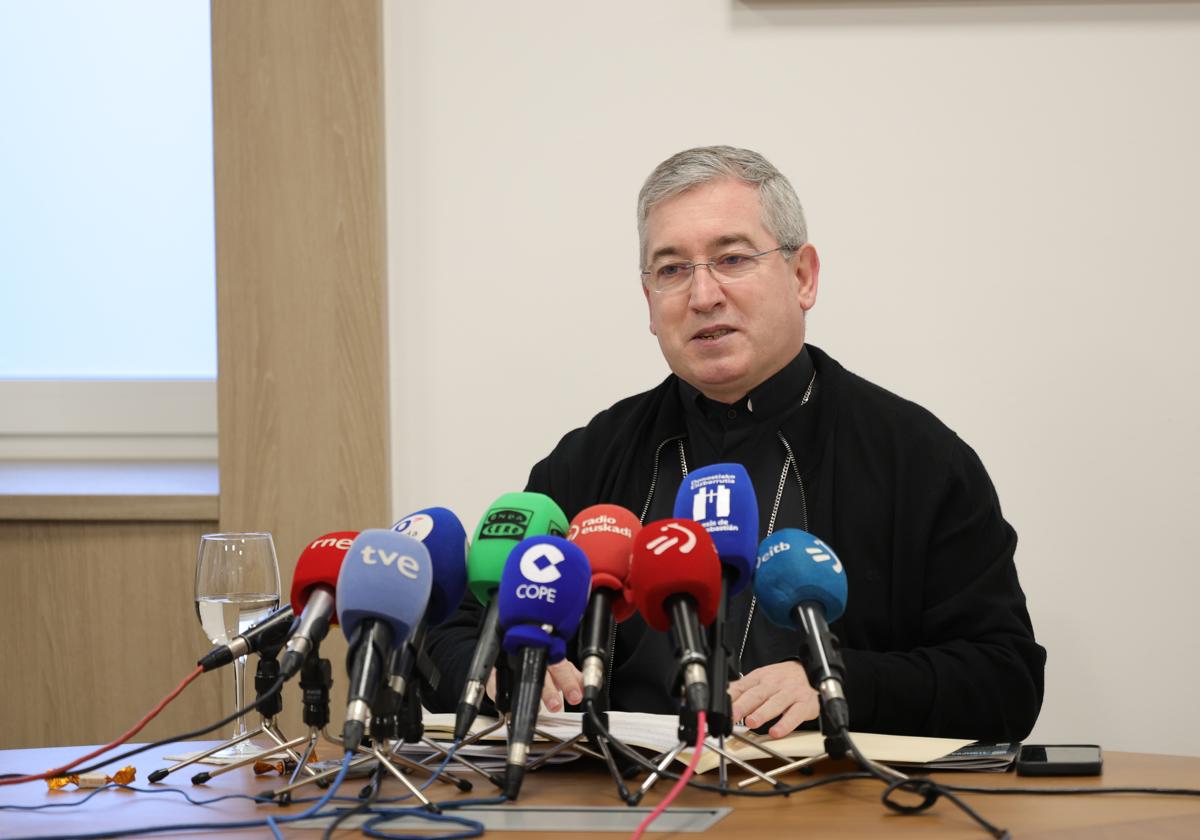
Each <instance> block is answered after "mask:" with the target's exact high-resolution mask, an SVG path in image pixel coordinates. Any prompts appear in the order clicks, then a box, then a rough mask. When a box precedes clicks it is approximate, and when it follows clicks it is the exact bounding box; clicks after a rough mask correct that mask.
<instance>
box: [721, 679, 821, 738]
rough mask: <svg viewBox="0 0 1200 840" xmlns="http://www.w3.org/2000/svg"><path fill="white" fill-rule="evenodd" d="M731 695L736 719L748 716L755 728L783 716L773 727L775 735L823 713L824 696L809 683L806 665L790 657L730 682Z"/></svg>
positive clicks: (773, 735)
mask: <svg viewBox="0 0 1200 840" xmlns="http://www.w3.org/2000/svg"><path fill="white" fill-rule="evenodd" d="M729 697H730V699H731V700H732V701H733V719H734V720H735V721H737V720H743V719H744V720H745V721H746V726H749V727H750V728H751V729H757V728H758V727H760V726H762V725H763V724H764V723H766V722H767V721H769V720H771V719H772V718H774V717H777V716H780V715H782V717H780V718H779V720H778V721H776V723H775V725H774V726H772V727H771V728H770V730H769V734H770V735H771V737H772V738H782V737H783V736H784V735H787V734H788V733H789V732H791V731H792V730H793V729H795V728H796V727H797V726H799V725H800V724H802V723H804V721H806V720H812V719H814V718H815V717H817V715H819V714H820V712H821V701H820V697H819V696H818V695H817V692H815V691H813V689H812V687H811V686H810V685H809V684H808V677H807V676H806V675H805V673H804V666H802V665H801V664H800V663H799V662H792V661H790V660H789V661H787V662H776V663H775V664H774V665H764V666H763V667H761V668H755V669H754V670H753V671H751V672H750V673H749V674H746V676H744V677H742V678H741V679H740V680H736V681H734V682H732V683H730V684H729Z"/></svg>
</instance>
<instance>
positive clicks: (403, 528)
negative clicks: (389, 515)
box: [392, 513, 433, 542]
mask: <svg viewBox="0 0 1200 840" xmlns="http://www.w3.org/2000/svg"><path fill="white" fill-rule="evenodd" d="M392 530H393V531H395V532H397V533H399V534H404V536H406V537H412V538H413V539H414V540H420V541H421V542H425V538H426V537H428V536H429V535H430V534H431V533H432V532H433V517H432V516H430V515H429V514H427V513H414V514H413V515H412V516H410V517H408V518H407V519H401V520H400V521H399V522H397V523H396V524H395V525H393V526H392Z"/></svg>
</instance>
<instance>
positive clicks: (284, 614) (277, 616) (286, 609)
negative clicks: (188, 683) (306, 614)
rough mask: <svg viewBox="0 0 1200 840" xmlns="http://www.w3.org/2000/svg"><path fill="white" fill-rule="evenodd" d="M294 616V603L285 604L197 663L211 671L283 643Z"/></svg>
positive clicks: (215, 648) (205, 655) (214, 649)
mask: <svg viewBox="0 0 1200 840" xmlns="http://www.w3.org/2000/svg"><path fill="white" fill-rule="evenodd" d="M294 618H295V613H294V612H293V611H292V605H291V604H285V605H284V606H282V607H280V608H279V609H277V610H275V612H273V613H271V614H270V615H268V616H267V617H266V618H264V619H262V620H261V621H259V622H258V623H257V624H254V625H251V626H250V627H249V628H248V629H247V630H246V632H245V633H241V634H239V635H237V636H234V637H233V638H232V639H230V640H229V643H228V644H224V645H217V646H216V647H214V648H213V649H212V650H210V651H209V652H208V653H206V654H204V656H202V657H200V659H198V660H197V661H196V664H197V665H199V666H200V667H201V668H203V669H204V670H205V671H211V670H213V669H214V668H220V667H221V666H222V665H228V664H229V663H230V662H232V661H233V660H235V659H238V658H240V657H243V656H246V655H247V654H250V653H258V652H259V651H260V650H262V649H263V648H270V647H274V646H275V645H279V644H282V643H283V640H284V639H286V638H287V636H288V632H289V631H290V630H291V629H292V620H293V619H294Z"/></svg>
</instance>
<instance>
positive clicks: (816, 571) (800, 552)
mask: <svg viewBox="0 0 1200 840" xmlns="http://www.w3.org/2000/svg"><path fill="white" fill-rule="evenodd" d="M754 594H755V595H757V596H758V602H759V603H760V604H762V608H763V612H764V613H765V614H766V616H767V618H769V619H770V620H771V621H772V622H773V623H775V624H778V625H779V626H781V627H788V628H791V629H793V630H799V631H800V633H801V635H802V636H803V638H804V641H803V644H802V646H801V648H800V660H801V662H803V664H804V670H805V672H806V673H807V674H808V682H809V685H811V686H813V687H814V688H816V689H817V691H818V692H819V693H820V695H821V707H822V708H823V709H824V711H825V715H826V717H828V718H829V722H830V723H832V724H833V725H834V727H835V728H836V730H837V731H839V732H840V731H842V730H847V729H849V728H850V707H849V705H848V704H847V702H846V693H845V690H844V681H845V675H846V666H845V664H844V663H843V662H842V656H841V654H840V653H839V652H838V640H837V637H836V636H834V635H833V634H832V633H830V632H829V623H830V622H832V621H837V620H838V619H839V618H841V616H842V613H843V612H845V610H846V575H845V573H844V571H843V569H842V563H841V561H840V560H838V558H837V555H836V554H834V553H833V549H832V548H830V547H829V546H827V545H826V544H825V543H823V542H821V541H820V540H819V539H817V538H816V537H814V536H813V535H812V534H809V533H807V532H805V531H801V530H800V529H799V528H785V529H783V530H782V531H776V532H775V533H774V534H772V535H771V536H769V537H767V538H766V539H765V540H763V541H762V545H760V546H759V554H758V571H756V572H755V573H754Z"/></svg>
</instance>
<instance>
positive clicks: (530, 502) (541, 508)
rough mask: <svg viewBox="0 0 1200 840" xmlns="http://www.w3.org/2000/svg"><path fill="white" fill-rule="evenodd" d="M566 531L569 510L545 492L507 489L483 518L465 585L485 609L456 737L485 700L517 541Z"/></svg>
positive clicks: (463, 734)
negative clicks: (500, 601)
mask: <svg viewBox="0 0 1200 840" xmlns="http://www.w3.org/2000/svg"><path fill="white" fill-rule="evenodd" d="M545 535H550V536H553V537H565V536H566V535H567V516H566V514H564V513H563V511H562V508H560V507H559V506H558V505H557V504H555V502H554V500H553V499H551V498H550V497H549V496H547V495H544V494H542V493H505V494H504V495H503V496H501V497H500V498H498V499H496V501H494V502H492V506H491V507H489V508H488V509H487V513H485V514H484V515H483V518H482V519H480V520H479V526H478V527H477V528H476V529H475V537H474V539H472V540H471V549H470V551H469V552H468V553H467V587H468V588H469V589H470V590H471V593H472V594H473V595H474V596H475V597H476V598H477V599H478V600H479V603H481V604H483V606H484V607H485V608H486V611H485V612H484V614H483V622H482V623H481V624H480V626H479V640H478V641H477V642H476V643H475V652H474V654H473V655H472V656H471V667H470V669H469V670H468V671H467V684H466V686H465V687H464V688H463V695H462V699H461V700H460V701H459V703H458V709H457V711H456V713H455V717H454V740H456V741H460V740H462V739H463V738H465V737H466V736H467V733H468V732H469V731H470V730H471V724H472V723H474V722H475V718H476V716H478V714H479V705H480V703H482V702H483V693H484V686H485V685H487V678H488V674H490V673H491V672H492V666H494V665H495V664H496V657H497V656H498V655H499V653H500V615H499V613H498V612H497V609H496V599H495V597H494V596H495V594H496V590H497V589H499V588H500V576H501V575H502V574H503V572H504V564H505V563H506V562H507V561H508V555H509V554H510V553H512V550H513V547H514V546H516V544H517V543H519V542H520V541H521V540H523V539H525V538H526V537H540V536H545Z"/></svg>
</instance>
